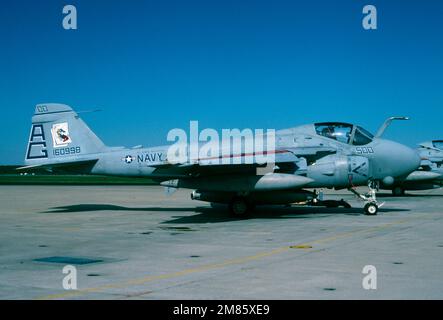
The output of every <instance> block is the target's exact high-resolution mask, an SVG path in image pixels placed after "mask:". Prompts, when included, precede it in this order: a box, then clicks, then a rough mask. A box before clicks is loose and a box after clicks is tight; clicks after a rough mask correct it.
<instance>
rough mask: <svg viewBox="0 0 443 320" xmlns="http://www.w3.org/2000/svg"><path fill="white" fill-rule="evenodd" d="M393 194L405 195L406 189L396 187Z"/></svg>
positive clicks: (397, 195)
mask: <svg viewBox="0 0 443 320" xmlns="http://www.w3.org/2000/svg"><path fill="white" fill-rule="evenodd" d="M392 195H394V196H396V197H401V196H404V195H405V189H403V188H402V187H395V188H394V189H392Z"/></svg>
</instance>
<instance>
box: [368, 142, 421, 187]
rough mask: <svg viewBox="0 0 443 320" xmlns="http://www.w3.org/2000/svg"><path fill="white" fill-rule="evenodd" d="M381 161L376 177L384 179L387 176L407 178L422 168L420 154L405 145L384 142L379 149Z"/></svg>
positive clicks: (377, 166) (377, 167)
mask: <svg viewBox="0 0 443 320" xmlns="http://www.w3.org/2000/svg"><path fill="white" fill-rule="evenodd" d="M378 150H379V152H380V161H377V165H376V166H375V168H374V169H375V171H376V172H375V175H376V176H378V177H379V178H381V179H383V178H384V177H387V176H392V177H394V178H397V177H406V176H407V175H409V174H410V173H411V172H413V171H415V170H416V169H418V167H419V166H420V161H421V159H420V156H419V154H418V152H417V151H416V150H414V149H412V148H409V147H408V146H405V145H403V144H400V143H397V142H394V141H389V140H383V141H382V142H381V143H380V145H379V148H378Z"/></svg>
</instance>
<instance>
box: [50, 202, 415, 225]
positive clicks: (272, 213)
mask: <svg viewBox="0 0 443 320" xmlns="http://www.w3.org/2000/svg"><path fill="white" fill-rule="evenodd" d="M91 211H131V212H192V211H194V212H195V213H197V214H196V215H186V216H173V217H172V218H173V219H172V220H168V221H165V222H162V223H166V224H167V223H183V224H187V223H218V222H228V221H238V220H243V219H239V218H236V217H232V216H230V215H229V213H228V212H227V207H226V206H223V205H217V206H215V207H210V206H204V207H202V206H200V207H194V208H189V207H184V208H183V207H124V206H118V205H111V204H77V205H69V206H61V207H54V208H51V209H50V210H48V211H44V212H42V213H75V212H77V213H78V212H91ZM394 211H410V210H408V209H396V208H389V209H387V208H380V210H379V212H381V213H383V212H394ZM332 214H342V215H353V216H359V215H362V214H363V210H362V208H360V207H355V208H341V207H340V208H325V207H300V206H292V207H283V206H263V207H257V208H256V209H255V211H254V212H253V213H252V214H251V215H250V216H249V219H313V218H326V217H329V216H330V215H332Z"/></svg>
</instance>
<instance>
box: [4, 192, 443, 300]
mask: <svg viewBox="0 0 443 320" xmlns="http://www.w3.org/2000/svg"><path fill="white" fill-rule="evenodd" d="M409 194H411V196H407V197H392V196H391V195H390V193H388V192H381V194H380V197H379V200H381V201H385V202H386V203H385V205H384V206H383V207H382V208H381V209H380V212H379V214H378V215H377V216H365V215H363V214H362V207H363V203H362V202H360V201H358V200H357V199H356V198H355V196H353V195H352V194H350V193H349V192H347V191H337V192H326V194H325V198H329V199H340V198H344V199H345V200H349V203H350V204H351V205H352V206H353V208H351V209H344V208H320V207H315V208H313V207H298V206H293V207H291V208H284V207H281V206H280V207H279V206H276V207H263V208H260V207H258V209H257V210H256V212H255V213H254V214H253V215H252V217H251V218H250V219H247V220H238V219H234V218H231V217H230V216H229V215H228V213H227V212H226V211H225V209H224V208H223V207H221V208H212V207H211V206H210V205H209V204H208V203H204V202H199V201H192V200H191V199H190V196H189V195H190V190H179V191H178V192H176V193H175V194H173V195H172V196H166V195H165V194H164V191H163V188H161V187H157V186H0V299H442V298H443V191H442V190H431V191H421V192H410V193H409ZM66 265H73V266H74V267H75V268H76V275H77V290H65V289H64V288H63V279H64V277H66V276H67V275H68V276H72V275H73V274H72V273H70V274H63V272H62V271H63V268H64V267H65V266H66ZM367 265H371V266H374V267H375V268H376V269H375V270H376V282H375V280H374V281H373V282H372V284H375V283H376V289H369V290H368V289H364V288H363V282H364V277H365V276H366V274H363V273H362V271H363V268H364V267H365V266H367ZM374 275H375V273H374V272H371V273H370V276H374ZM374 279H375V278H374ZM71 283H72V282H71Z"/></svg>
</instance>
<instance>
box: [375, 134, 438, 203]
mask: <svg viewBox="0 0 443 320" xmlns="http://www.w3.org/2000/svg"><path fill="white" fill-rule="evenodd" d="M417 151H418V153H419V154H420V157H421V159H422V160H421V163H420V168H419V169H418V170H416V171H414V172H412V173H411V174H409V175H408V176H407V177H406V178H405V180H404V181H401V180H398V181H396V183H394V184H392V185H391V186H385V185H383V184H382V185H381V188H382V189H388V190H392V194H393V195H394V196H403V195H404V194H405V191H406V190H428V189H435V188H440V187H443V140H433V141H427V142H423V143H420V144H419V146H418V149H417Z"/></svg>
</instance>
